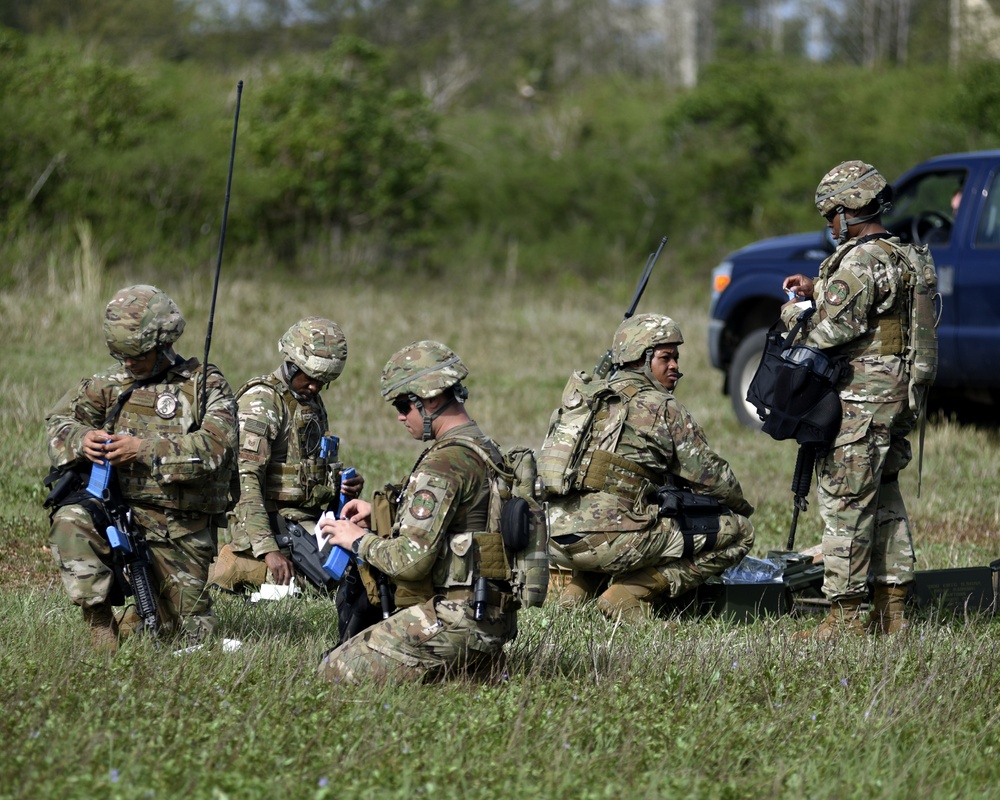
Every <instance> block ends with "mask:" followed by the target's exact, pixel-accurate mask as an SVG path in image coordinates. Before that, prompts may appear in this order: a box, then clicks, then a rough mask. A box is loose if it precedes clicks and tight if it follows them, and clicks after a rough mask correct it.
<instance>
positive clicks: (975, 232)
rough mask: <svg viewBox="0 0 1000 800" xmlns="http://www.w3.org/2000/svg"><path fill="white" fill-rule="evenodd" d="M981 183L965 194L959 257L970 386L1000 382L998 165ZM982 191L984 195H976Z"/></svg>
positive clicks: (963, 356)
mask: <svg viewBox="0 0 1000 800" xmlns="http://www.w3.org/2000/svg"><path fill="white" fill-rule="evenodd" d="M976 185H977V186H978V187H982V189H981V191H980V192H975V193H973V196H971V197H967V198H965V200H963V205H964V204H965V201H966V200H967V201H968V205H969V216H968V219H965V220H963V223H964V224H965V225H966V226H967V229H966V230H967V234H966V235H965V236H964V237H963V240H964V241H967V242H970V246H968V247H966V248H964V249H963V251H962V252H961V254H960V255H959V256H958V259H959V263H958V264H956V268H955V299H956V304H957V306H958V308H957V312H958V319H959V320H961V325H962V329H961V339H960V342H959V348H958V351H959V362H960V363H961V365H962V371H963V372H964V373H965V375H966V383H967V385H968V386H969V387H977V386H980V387H986V388H989V387H992V386H995V385H996V382H997V380H996V367H995V365H993V364H991V363H990V362H991V361H993V360H994V359H995V358H996V353H997V347H998V346H1000V169H998V168H997V167H993V168H992V169H990V170H989V171H987V172H986V174H984V175H983V176H982V180H980V181H977V182H976ZM977 194H978V196H976V195H977Z"/></svg>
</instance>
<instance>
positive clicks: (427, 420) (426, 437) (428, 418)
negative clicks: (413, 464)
mask: <svg viewBox="0 0 1000 800" xmlns="http://www.w3.org/2000/svg"><path fill="white" fill-rule="evenodd" d="M468 396H469V390H468V389H466V388H465V387H464V386H462V384H460V383H457V384H455V385H454V386H452V387H451V395H450V397H449V398H448V399H447V400H446V401H445V402H444V403H443V404H442V405H441V408H439V409H438V410H437V411H435V412H434V413H433V414H428V413H427V409H425V408H424V403H423V401H422V400H421V399H420V398H419V397H417V396H416V395H415V394H411V395H410V396H409V397H410V402H412V403H413V405H414V406H416V408H417V410H418V411H419V412H420V416H421V418H422V419H423V421H424V429H423V432H422V433H421V439H423V441H425V442H429V441H430V440H431V439H433V438H434V433H433V432H432V431H431V423H432V422H433V421H434V420H436V419H437V418H438V417H440V416H441V413H442V412H443V411H444V410H445V409H446V408H449V407H450V406H451V405H453V404H454V403H464V402H465V401H466V398H468Z"/></svg>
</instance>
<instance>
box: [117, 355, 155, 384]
mask: <svg viewBox="0 0 1000 800" xmlns="http://www.w3.org/2000/svg"><path fill="white" fill-rule="evenodd" d="M159 355H160V354H159V352H157V350H156V348H155V347H154V348H153V349H152V350H147V351H146V352H145V353H139V355H137V356H115V357H116V358H117V359H118V360H119V361H121V362H122V364H124V366H125V369H127V370H128V371H129V374H131V376H132V377H133V378H137V379H139V380H141V379H142V378H148V377H150V376H151V375H152V374H153V370H154V369H155V368H156V363H157V361H158V360H159Z"/></svg>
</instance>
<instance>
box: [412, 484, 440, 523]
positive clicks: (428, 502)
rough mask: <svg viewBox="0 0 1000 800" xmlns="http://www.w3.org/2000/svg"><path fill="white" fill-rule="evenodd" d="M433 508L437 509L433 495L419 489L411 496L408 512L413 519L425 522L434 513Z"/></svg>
mask: <svg viewBox="0 0 1000 800" xmlns="http://www.w3.org/2000/svg"><path fill="white" fill-rule="evenodd" d="M435 508H437V498H436V497H434V493H433V492H430V491H428V490H427V489H421V490H420V491H419V492H417V493H416V494H415V495H413V499H412V500H411V501H410V508H409V512H410V514H411V515H412V516H413V518H414V519H419V520H425V519H428V518H429V517H430V516H431V515H432V514H433V513H434V509H435Z"/></svg>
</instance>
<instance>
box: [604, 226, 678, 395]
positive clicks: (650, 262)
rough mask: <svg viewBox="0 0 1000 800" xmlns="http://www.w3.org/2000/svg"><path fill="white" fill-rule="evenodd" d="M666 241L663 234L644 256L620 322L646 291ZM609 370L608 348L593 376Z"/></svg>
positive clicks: (606, 373) (609, 352)
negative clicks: (642, 265) (646, 255)
mask: <svg viewBox="0 0 1000 800" xmlns="http://www.w3.org/2000/svg"><path fill="white" fill-rule="evenodd" d="M666 243H667V237H666V236H664V237H663V238H662V239H660V246H659V247H657V248H656V252H654V253H650V254H649V256H648V257H647V258H646V265H645V266H644V267H643V268H642V274H641V275H640V276H639V283H638V284H637V285H636V287H635V294H634V295H633V296H632V302H631V304H630V305H629V307H628V309H627V310H626V311H625V316H624V317H622V322H624V321H625V320H627V319H628V318H629V317H631V316H632V315H633V314H634V313H635V309H636V306H638V305H639V300H640V299H642V293H643V292H645V291H646V284H647V283H649V276H650V275H652V274H653V267H655V266H656V260H657V259H658V258H659V257H660V251H662V250H663V246H664V245H665V244H666ZM609 372H611V350H610V349H609V350H608V352H606V353H605V354H604V355H603V356H601V360H600V361H598V362H597V366H596V367H594V377H595V378H597V379H598V380H604V379H605V378H606V377H608V373H609Z"/></svg>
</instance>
